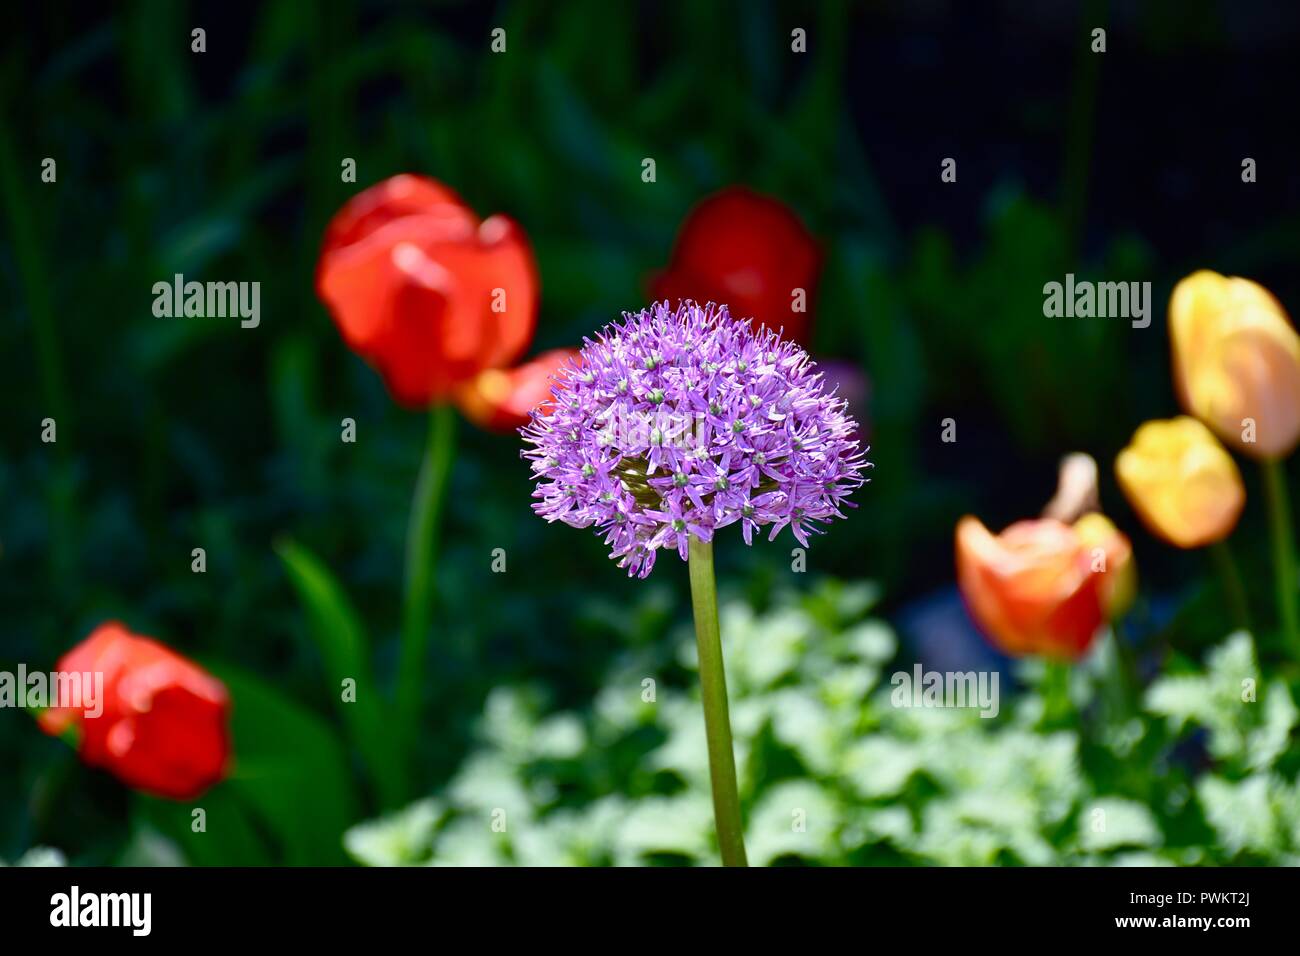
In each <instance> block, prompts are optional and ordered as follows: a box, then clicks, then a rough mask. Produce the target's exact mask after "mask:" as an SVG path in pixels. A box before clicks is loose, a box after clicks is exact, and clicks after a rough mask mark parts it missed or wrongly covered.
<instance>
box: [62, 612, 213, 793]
mask: <svg viewBox="0 0 1300 956" xmlns="http://www.w3.org/2000/svg"><path fill="white" fill-rule="evenodd" d="M55 669H56V671H57V672H59V673H80V674H96V675H98V674H102V675H103V685H102V693H101V697H100V700H99V701H98V702H97V706H96V708H94V709H96V710H99V713H98V716H92V714H90V713H87V710H88V709H90V708H83V707H68V706H63V707H53V708H51V709H49V710H47V711H45V712H44V713H42V714H41V716H40V726H41V729H42V730H44V731H45V732H46V733H48V734H53V735H56V736H57V735H61V734H63V733H64V732H65V731H67V730H69V729H71V728H76V729H77V730H79V732H80V733H79V737H80V740H79V744H78V750H79V752H80V754H81V759H82V760H84V761H85V762H86V763H87V764H89V765H91V766H92V767H102V768H103V769H105V770H108V771H109V772H111V773H112V774H113V775H114V776H116V777H117V778H118V779H119V780H121V781H122V782H123V783H125V784H127V785H128V786H131V787H135V788H136V789H138V790H143V791H145V792H146V793H151V794H154V795H155V796H160V797H168V798H170V799H173V800H192V799H193V798H195V797H197V796H199V795H200V794H201V793H203V792H204V791H205V790H207V789H208V788H209V787H211V786H212V785H213V784H215V783H217V782H218V781H220V780H221V779H222V777H224V776H225V773H226V768H227V765H228V764H229V760H230V733H229V722H230V699H229V695H228V694H227V693H226V688H225V685H224V684H222V683H221V681H219V680H217V679H216V678H215V677H213V676H212V675H210V674H208V673H207V672H206V671H204V670H203V669H202V668H200V667H199V666H198V665H197V664H195V663H193V662H192V661H189V660H186V659H185V658H183V657H181V656H180V655H178V654H176V653H174V652H173V651H171V650H170V649H168V648H167V647H164V646H163V645H162V644H159V643H158V642H157V641H155V640H152V639H151V638H148V637H140V636H137V635H135V634H132V633H131V632H130V631H128V630H127V629H126V628H125V627H123V626H122V625H121V624H117V623H108V624H101V625H100V626H99V627H98V628H96V629H95V631H94V632H93V633H92V634H91V635H90V636H89V637H88V638H86V639H85V640H84V641H82V642H81V643H80V644H78V645H77V646H76V647H74V648H73V649H72V650H70V651H68V653H66V654H64V655H63V657H62V658H61V659H60V660H59V663H58V664H57V666H56V668H55ZM84 702H85V701H84V699H83V703H84ZM100 707H102V709H100Z"/></svg>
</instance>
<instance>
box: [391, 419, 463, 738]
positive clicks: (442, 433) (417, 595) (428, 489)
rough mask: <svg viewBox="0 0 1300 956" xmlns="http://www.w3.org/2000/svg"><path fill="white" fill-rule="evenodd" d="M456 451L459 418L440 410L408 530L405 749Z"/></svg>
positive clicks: (402, 681) (412, 726)
mask: <svg viewBox="0 0 1300 956" xmlns="http://www.w3.org/2000/svg"><path fill="white" fill-rule="evenodd" d="M455 445H456V413H455V411H454V410H453V409H452V408H451V406H449V405H437V406H435V407H434V409H433V411H432V412H430V413H429V440H428V443H427V444H426V445H425V448H424V459H423V461H421V463H420V475H419V477H418V478H417V479H416V482H415V495H414V497H413V498H412V500H411V516H410V519H409V521H408V523H407V526H406V576H405V581H404V588H403V595H402V646H401V654H400V656H399V659H398V671H397V715H398V721H399V727H400V730H401V740H402V745H403V746H404V747H405V748H406V749H407V752H408V754H409V753H410V751H411V749H412V748H413V747H414V745H415V737H416V725H417V723H418V721H419V717H420V691H421V689H422V688H423V686H424V651H425V645H426V644H427V643H428V640H429V616H430V610H431V605H432V603H433V572H434V565H435V559H436V557H437V553H438V537H439V531H440V530H441V525H442V521H441V517H442V509H443V504H444V502H445V499H446V492H447V479H448V477H449V476H450V474H451V462H452V458H453V456H454V454H455Z"/></svg>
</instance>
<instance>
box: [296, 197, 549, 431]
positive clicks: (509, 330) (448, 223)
mask: <svg viewBox="0 0 1300 956" xmlns="http://www.w3.org/2000/svg"><path fill="white" fill-rule="evenodd" d="M316 292H317V295H319V296H320V299H321V301H322V302H324V303H325V305H326V307H327V308H328V309H329V312H330V315H331V316H332V317H333V319H334V322H335V324H336V325H337V326H338V327H339V331H340V332H342V333H343V338H344V340H345V341H346V342H347V344H348V346H349V348H351V349H352V350H353V351H355V352H356V353H357V354H358V355H360V356H362V357H363V358H365V359H366V360H367V361H369V362H370V363H372V364H373V365H374V366H375V367H376V368H377V369H378V371H379V374H380V375H381V376H383V379H384V383H385V384H386V385H387V386H388V390H389V392H390V393H391V394H392V395H393V397H394V398H395V399H396V400H397V401H398V402H400V403H401V404H403V405H406V406H408V407H412V408H419V407H422V406H427V405H429V404H430V403H432V402H435V401H439V400H441V399H445V398H447V397H449V396H450V395H451V394H452V392H453V391H454V390H455V389H456V388H457V387H458V386H460V385H461V384H463V383H465V382H467V381H468V380H470V379H472V378H473V377H474V376H475V375H477V374H478V373H479V372H481V371H483V370H484V369H488V368H496V367H499V366H502V365H508V364H510V363H511V362H513V361H514V360H515V359H517V358H518V357H519V356H520V355H521V354H522V353H523V351H524V350H525V349H526V348H527V347H528V343H529V342H530V341H531V339H532V335H533V327H534V325H535V324H536V319H537V302H538V293H539V281H538V276H537V267H536V264H535V263H534V261H533V254H532V250H531V248H530V247H529V245H528V239H527V237H526V236H525V235H524V232H523V230H522V229H521V228H520V227H519V226H518V225H517V224H516V223H515V222H514V221H512V220H511V219H508V218H507V217H505V216H502V215H495V216H490V217H488V218H487V219H485V220H484V221H482V222H479V220H478V217H477V216H476V215H475V214H474V212H473V210H471V209H470V208H469V207H467V206H466V205H465V204H464V203H463V202H461V200H460V197H458V196H457V195H456V194H455V193H454V192H452V191H451V190H450V189H448V188H447V187H446V186H443V185H442V184H440V183H437V182H434V181H433V180H432V179H428V178H425V177H423V176H413V175H401V176H394V177H392V178H391V179H386V180H384V181H383V182H381V183H378V184H377V185H375V186H371V187H370V188H369V189H366V190H365V191H363V192H361V193H359V194H358V195H356V196H354V197H353V198H352V199H351V200H349V201H348V202H347V204H346V205H344V206H343V208H342V209H340V210H339V212H338V213H337V214H336V215H335V216H334V218H333V219H332V220H331V221H330V223H329V226H328V227H327V228H326V230H325V242H324V245H323V247H322V249H321V254H320V261H319V263H318V264H317V268H316Z"/></svg>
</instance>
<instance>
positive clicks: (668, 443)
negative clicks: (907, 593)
mask: <svg viewBox="0 0 1300 956" xmlns="http://www.w3.org/2000/svg"><path fill="white" fill-rule="evenodd" d="M814 368H815V363H814V362H813V361H812V359H811V358H809V356H808V353H807V352H805V351H804V350H803V349H802V348H800V347H799V346H798V345H796V344H795V343H793V342H787V341H782V340H781V337H780V336H779V335H777V334H776V333H774V332H771V331H769V330H767V329H765V328H762V329H759V330H758V331H757V332H754V331H752V330H751V329H750V327H749V323H748V322H745V321H738V320H736V319H733V318H731V316H730V315H729V314H728V312H727V307H726V306H725V305H724V306H714V305H713V304H712V303H709V304H708V305H704V306H701V305H697V304H695V303H694V302H691V301H689V300H687V301H684V302H682V304H681V305H679V306H678V308H677V309H676V310H673V309H671V308H669V306H668V304H667V302H664V303H659V304H656V305H654V306H651V307H650V308H648V309H645V310H643V311H641V312H639V313H637V314H635V315H633V314H631V313H625V314H624V317H623V320H622V321H621V322H614V323H611V324H610V325H608V326H606V328H605V329H604V330H603V331H601V333H600V334H599V335H597V336H596V338H595V339H594V340H593V339H585V340H584V344H583V348H582V354H581V360H580V362H579V363H578V364H573V363H571V364H569V365H566V366H564V367H562V368H561V369H560V370H559V371H558V372H557V373H556V375H555V377H554V378H555V385H554V386H553V388H552V389H551V394H552V395H553V396H554V404H553V405H549V406H547V407H545V408H542V409H539V410H537V411H534V412H533V414H532V421H531V422H530V423H529V424H528V425H526V426H525V427H524V428H522V429H521V430H520V433H521V434H522V435H523V436H524V440H525V442H527V443H528V444H530V445H532V446H533V447H532V448H528V449H525V450H524V452H523V457H525V458H529V459H532V470H533V474H534V476H535V477H536V479H537V489H536V491H534V492H533V497H535V498H539V499H541V500H540V501H539V502H536V503H534V505H533V510H534V511H536V512H537V513H538V514H539V515H541V516H542V517H543V518H545V519H546V520H547V521H563V522H564V523H565V524H569V525H572V526H574V527H575V528H585V527H589V526H594V527H595V528H597V529H598V530H600V531H603V532H604V533H605V543H606V544H608V545H610V546H611V548H612V551H611V554H610V557H611V558H613V559H615V560H616V561H618V565H619V567H625V568H627V569H628V574H629V575H637V576H638V577H642V578H644V577H645V576H646V575H648V574H649V573H650V570H651V569H652V568H653V567H654V562H655V552H656V551H658V549H659V548H663V547H668V548H675V549H676V550H677V552H678V554H680V555H681V557H682V559H683V560H685V559H686V555H687V543H688V540H689V536H690V535H696V536H698V537H699V538H700V539H701V540H703V541H711V540H712V539H713V533H714V532H715V531H716V530H717V529H719V528H724V527H726V526H727V525H729V524H734V523H736V522H740V523H741V530H742V532H743V534H744V538H745V543H746V544H749V543H750V542H751V540H752V538H753V534H754V530H755V529H756V528H762V527H767V526H770V527H771V531H770V533H769V534H768V540H771V539H772V538H775V537H776V535H777V533H778V532H779V531H780V530H781V529H782V528H784V527H786V526H787V525H788V526H789V527H790V530H791V531H792V532H793V533H794V536H795V538H797V539H798V540H799V542H800V543H801V544H804V545H807V544H808V532H809V531H817V530H818V529H817V528H816V527H815V523H818V522H822V523H825V522H829V521H830V520H831V519H832V518H834V517H841V518H842V517H844V515H843V514H842V512H841V510H840V509H841V506H843V505H849V506H850V507H852V505H851V503H849V502H848V501H846V498H847V496H848V495H849V493H850V492H852V491H853V490H854V489H855V488H857V487H859V486H860V485H862V484H863V482H864V481H865V480H866V479H865V478H863V476H862V474H861V472H862V470H863V469H864V468H867V467H869V466H870V465H869V463H868V462H866V461H865V460H864V459H863V457H862V452H861V451H859V449H858V442H857V441H856V440H855V439H854V437H853V434H854V432H855V431H856V429H857V424H856V423H855V422H854V421H853V419H852V418H850V417H849V416H848V415H847V414H846V412H845V402H844V400H843V399H841V398H839V397H838V396H837V395H836V394H835V392H834V390H826V389H825V388H824V383H823V381H822V375H821V373H819V372H816V371H814Z"/></svg>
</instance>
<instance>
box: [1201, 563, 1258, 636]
mask: <svg viewBox="0 0 1300 956" xmlns="http://www.w3.org/2000/svg"><path fill="white" fill-rule="evenodd" d="M1210 555H1211V556H1212V557H1213V558H1214V565H1215V567H1216V568H1217V569H1218V572H1219V581H1220V582H1221V583H1222V584H1223V595H1224V597H1225V598H1226V599H1227V601H1228V607H1229V609H1230V610H1231V612H1232V621H1233V623H1234V624H1236V626H1237V627H1239V628H1242V629H1244V630H1247V631H1251V632H1252V633H1253V632H1254V628H1253V627H1252V626H1251V620H1250V604H1249V603H1248V602H1247V600H1246V586H1245V584H1243V583H1242V580H1241V569H1240V568H1238V567H1237V559H1236V558H1234V557H1233V556H1232V549H1231V548H1229V547H1228V543H1227V542H1226V541H1216V542H1214V544H1212V545H1210Z"/></svg>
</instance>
